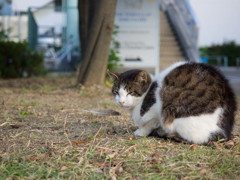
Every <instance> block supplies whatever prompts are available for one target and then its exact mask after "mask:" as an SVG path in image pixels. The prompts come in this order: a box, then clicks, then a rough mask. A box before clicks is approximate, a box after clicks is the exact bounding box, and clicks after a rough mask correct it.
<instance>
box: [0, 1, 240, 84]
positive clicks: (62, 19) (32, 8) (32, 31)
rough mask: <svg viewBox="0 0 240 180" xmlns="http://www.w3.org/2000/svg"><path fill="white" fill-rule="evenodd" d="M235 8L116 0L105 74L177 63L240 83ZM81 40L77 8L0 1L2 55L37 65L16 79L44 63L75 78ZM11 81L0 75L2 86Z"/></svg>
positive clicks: (238, 23) (237, 4)
mask: <svg viewBox="0 0 240 180" xmlns="http://www.w3.org/2000/svg"><path fill="white" fill-rule="evenodd" d="M239 7H240V1H239V0H118V1H117V5H116V12H115V20H114V31H113V32H114V33H113V35H112V40H111V45H110V49H109V57H108V58H109V62H108V67H109V68H110V69H112V70H113V69H114V70H115V71H124V70H127V69H131V68H142V69H145V70H148V71H149V72H152V73H153V74H157V73H158V72H159V71H161V70H162V69H164V68H166V67H168V66H169V65H171V64H172V63H174V62H177V61H179V60H185V61H195V62H204V63H208V64H211V65H214V66H217V67H219V68H220V69H221V70H223V72H224V73H225V74H226V75H227V76H228V77H229V79H230V81H231V82H232V83H235V84H236V83H240V80H239V79H240V78H239V71H238V70H239V64H240V62H239V61H240V33H239V29H240V20H239V17H240V11H239ZM80 37H81V34H79V9H78V0H41V1H39V0H0V42H1V46H0V54H3V53H6V51H4V52H3V46H4V45H6V43H8V44H7V45H6V47H8V48H7V49H9V51H10V49H11V47H13V46H14V48H15V49H16V51H15V52H18V51H19V52H20V51H21V48H20V46H23V47H22V48H24V47H25V46H26V47H28V48H32V49H33V50H34V51H32V52H28V59H36V61H35V63H33V62H29V63H26V64H32V66H35V68H34V67H29V68H28V69H30V70H28V71H24V72H21V73H22V74H23V75H21V76H31V75H38V74H41V73H40V72H35V71H39V69H40V65H39V63H40V62H41V58H42V59H43V64H44V70H45V71H47V72H75V71H76V70H77V67H78V65H79V63H81V60H82V52H81V49H82V48H81V43H80ZM10 42H11V43H12V44H11V43H10ZM4 43H5V44H4ZM14 43H22V44H23V45H20V46H19V44H14ZM17 47H18V48H19V50H18V48H17ZM12 52H13V51H11V52H8V53H10V54H11V53H12ZM39 52H41V54H40V57H39V56H38V55H39ZM34 53H35V55H34ZM33 55H34V56H33ZM0 58H3V57H2V56H1V55H0ZM16 58H17V57H16ZM37 59H39V60H37ZM0 61H2V60H1V59H0ZM37 61H38V62H39V63H37ZM13 62H14V61H13V58H9V59H8V63H13ZM0 66H1V64H0ZM2 66H4V65H3V64H2ZM5 66H6V64H5ZM36 67H39V68H36ZM2 68H3V67H2ZM15 76H17V74H15V75H9V74H8V75H4V71H3V70H2V72H1V77H2V78H4V77H15Z"/></svg>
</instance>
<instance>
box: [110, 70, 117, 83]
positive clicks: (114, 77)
mask: <svg viewBox="0 0 240 180" xmlns="http://www.w3.org/2000/svg"><path fill="white" fill-rule="evenodd" d="M107 73H108V75H109V76H110V78H111V79H112V81H113V83H115V82H117V81H118V79H119V74H118V73H113V72H111V71H109V70H107Z"/></svg>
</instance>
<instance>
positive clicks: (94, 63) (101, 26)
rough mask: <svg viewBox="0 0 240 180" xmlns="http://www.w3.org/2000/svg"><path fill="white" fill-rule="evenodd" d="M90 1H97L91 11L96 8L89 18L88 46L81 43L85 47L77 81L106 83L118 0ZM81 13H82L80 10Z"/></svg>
mask: <svg viewBox="0 0 240 180" xmlns="http://www.w3.org/2000/svg"><path fill="white" fill-rule="evenodd" d="M80 1H81V0H79V3H80ZM90 2H91V4H93V3H95V6H94V8H93V7H91V6H89V7H90V9H91V11H92V9H94V15H93V18H92V20H91V22H90V21H89V20H90V18H89V19H88V23H89V22H90V30H89V31H88V32H89V35H88V38H87V42H86V47H84V48H83V45H84V44H83V45H81V47H82V48H83V49H84V51H82V52H83V54H82V61H83V62H82V65H81V67H80V71H79V74H78V80H77V83H82V84H85V85H87V84H88V85H91V84H103V83H104V79H105V75H106V69H107V63H108V53H109V45H110V41H111V37H112V31H113V27H114V24H113V23H114V17H115V10H116V3H117V0H98V1H96V0H91V1H90ZM90 2H89V3H90ZM80 5H81V4H79V6H80ZM80 9H81V8H80V7H79V10H80ZM79 14H80V15H81V13H80V12H79ZM91 15H92V13H91ZM88 17H89V14H88ZM80 26H81V21H80ZM88 27H89V25H88ZM80 36H81V34H80Z"/></svg>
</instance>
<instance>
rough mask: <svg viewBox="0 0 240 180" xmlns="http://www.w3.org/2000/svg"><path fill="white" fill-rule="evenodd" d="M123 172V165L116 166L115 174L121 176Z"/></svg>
mask: <svg viewBox="0 0 240 180" xmlns="http://www.w3.org/2000/svg"><path fill="white" fill-rule="evenodd" d="M122 172H123V168H122V167H121V166H117V167H115V174H117V175H118V176H120V175H121V174H122Z"/></svg>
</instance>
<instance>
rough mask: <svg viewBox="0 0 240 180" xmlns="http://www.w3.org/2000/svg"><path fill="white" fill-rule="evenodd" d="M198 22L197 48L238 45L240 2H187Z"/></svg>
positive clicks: (200, 0) (216, 0)
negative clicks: (233, 43)
mask: <svg viewBox="0 0 240 180" xmlns="http://www.w3.org/2000/svg"><path fill="white" fill-rule="evenodd" d="M189 2H190V4H191V6H192V8H193V9H194V11H195V13H196V15H197V17H198V19H199V21H200V25H199V26H200V29H199V46H209V45H212V44H213V43H214V44H221V43H223V42H224V41H228V40H235V42H237V43H238V44H240V0H189Z"/></svg>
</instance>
